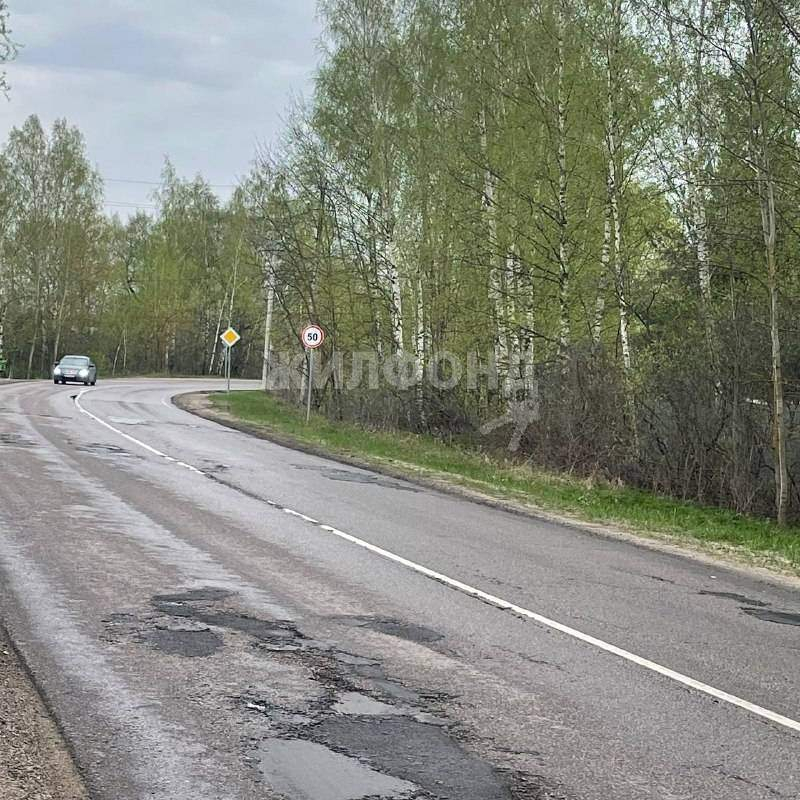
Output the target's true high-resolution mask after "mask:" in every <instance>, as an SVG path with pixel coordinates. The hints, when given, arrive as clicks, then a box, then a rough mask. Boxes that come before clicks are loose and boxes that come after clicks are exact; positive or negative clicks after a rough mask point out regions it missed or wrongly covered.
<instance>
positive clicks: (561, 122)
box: [556, 0, 571, 358]
mask: <svg viewBox="0 0 800 800" xmlns="http://www.w3.org/2000/svg"><path fill="white" fill-rule="evenodd" d="M564 2H565V0H559V2H558V14H557V16H556V42H557V59H558V87H557V90H556V93H557V96H556V117H557V119H556V123H557V130H558V145H557V151H558V155H557V157H558V305H559V321H560V325H559V338H558V347H559V354H560V356H561V357H562V358H564V357H566V354H567V348H568V347H569V342H570V338H571V333H570V319H569V284H570V268H569V255H568V228H567V222H568V220H567V181H568V177H569V176H568V173H567V107H566V97H565V95H566V92H565V86H564V69H565V55H564V35H565V27H566V10H565V7H564Z"/></svg>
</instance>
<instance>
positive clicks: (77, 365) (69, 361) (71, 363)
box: [53, 356, 97, 386]
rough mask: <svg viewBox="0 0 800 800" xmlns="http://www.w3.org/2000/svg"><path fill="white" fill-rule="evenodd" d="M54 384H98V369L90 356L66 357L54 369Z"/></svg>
mask: <svg viewBox="0 0 800 800" xmlns="http://www.w3.org/2000/svg"><path fill="white" fill-rule="evenodd" d="M53 383H82V384H84V385H85V386H94V385H95V383H97V367H96V366H95V365H94V363H93V362H92V360H91V359H90V358H89V357H88V356H64V358H62V359H61V361H59V362H58V364H56V365H55V366H54V367H53Z"/></svg>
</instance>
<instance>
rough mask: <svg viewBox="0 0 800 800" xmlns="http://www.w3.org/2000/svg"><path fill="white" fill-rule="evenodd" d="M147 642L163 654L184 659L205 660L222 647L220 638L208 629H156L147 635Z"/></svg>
mask: <svg viewBox="0 0 800 800" xmlns="http://www.w3.org/2000/svg"><path fill="white" fill-rule="evenodd" d="M147 640H148V641H149V642H150V644H151V645H153V647H155V648H156V649H157V650H161V652H163V653H167V654H168V655H176V656H183V657H184V658H205V657H207V656H210V655H213V654H214V653H216V652H217V651H218V650H219V649H220V648H221V647H222V637H221V636H219V635H218V634H216V633H214V631H212V630H210V629H209V628H204V629H199V630H197V629H189V630H187V629H183V628H179V629H174V628H156V629H155V630H154V631H150V632H149V633H148V634H147Z"/></svg>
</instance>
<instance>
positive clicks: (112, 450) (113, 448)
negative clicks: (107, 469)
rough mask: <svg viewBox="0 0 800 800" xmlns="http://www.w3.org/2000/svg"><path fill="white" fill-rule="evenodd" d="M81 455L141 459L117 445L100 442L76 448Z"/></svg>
mask: <svg viewBox="0 0 800 800" xmlns="http://www.w3.org/2000/svg"><path fill="white" fill-rule="evenodd" d="M75 450H77V451H78V452H80V453H91V454H92V455H95V456H124V457H126V458H140V456H137V455H134V454H133V453H131V452H130V451H129V450H125V449H124V448H122V447H117V445H115V444H102V443H100V442H91V443H90V444H82V445H78V446H76V447H75Z"/></svg>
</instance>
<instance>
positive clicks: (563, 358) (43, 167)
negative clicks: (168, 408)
mask: <svg viewBox="0 0 800 800" xmlns="http://www.w3.org/2000/svg"><path fill="white" fill-rule="evenodd" d="M319 13H320V15H321V18H322V20H323V22H324V27H325V34H324V39H323V52H322V57H321V63H320V66H319V70H318V74H317V77H316V84H315V91H314V94H313V97H312V98H311V99H310V100H309V102H308V103H307V104H304V105H298V106H297V107H295V108H293V109H292V110H291V112H290V114H289V116H288V122H287V124H286V128H285V131H284V133H283V135H282V137H281V139H280V141H279V142H277V143H275V144H274V145H273V146H272V147H270V148H269V149H264V150H262V151H260V152H259V153H258V154H257V155H256V157H255V160H254V162H253V167H252V171H251V173H250V174H249V175H248V176H247V177H246V179H245V180H244V181H243V182H242V183H241V185H240V186H239V187H238V188H237V189H236V191H235V192H234V194H233V197H232V198H231V199H230V200H229V201H226V202H224V203H223V202H221V201H220V200H219V199H218V198H217V197H216V196H215V195H214V193H213V192H212V191H211V187H209V186H208V184H207V183H205V182H204V181H203V179H202V178H199V177H198V178H196V179H194V180H188V181H187V180H184V179H181V178H179V177H178V176H177V175H176V174H175V171H174V170H173V169H172V167H171V166H170V165H169V164H167V165H166V166H165V169H164V174H163V180H162V185H161V187H160V188H159V189H158V190H157V191H156V193H155V195H154V201H153V202H154V205H155V206H156V209H155V211H154V213H152V214H145V213H139V214H136V215H135V216H132V217H131V218H129V219H127V220H120V219H118V218H110V217H109V216H108V215H106V214H105V213H103V185H102V180H101V177H100V176H99V175H98V174H97V173H96V171H95V170H94V169H93V168H92V167H91V163H90V159H89V156H87V154H86V152H85V148H84V144H83V141H82V138H81V136H80V134H79V132H78V131H76V130H75V129H74V128H71V127H70V126H69V125H68V124H67V123H66V122H59V123H57V124H56V125H55V126H54V128H53V129H52V130H51V131H43V130H42V127H41V125H40V124H39V122H38V120H37V119H35V118H31V119H29V120H28V121H27V122H26V123H25V125H24V126H22V127H21V128H20V129H18V130H14V131H13V132H12V133H11V135H10V137H9V139H8V141H7V143H6V144H5V147H4V149H3V152H2V160H1V161H0V225H1V226H2V227H1V228H0V324H2V333H1V334H0V336H2V339H1V340H0V341H2V350H3V352H4V353H5V355H6V356H7V357H8V358H9V359H10V362H11V369H12V370H13V373H14V375H16V376H27V375H36V376H41V375H44V374H47V372H48V370H49V368H50V365H51V362H52V361H53V359H55V358H56V357H57V356H58V355H61V354H63V353H64V352H66V351H67V350H70V351H81V352H90V353H91V354H92V355H93V357H94V358H95V359H96V360H97V362H98V364H99V366H100V367H101V375H103V374H105V375H108V374H117V375H121V374H129V373H149V372H171V373H186V374H188V373H191V374H209V373H215V372H218V371H219V369H220V348H219V347H218V345H217V342H218V335H219V332H220V330H222V329H224V327H226V326H227V325H228V324H233V326H234V327H236V328H237V329H238V330H239V332H240V333H241V334H242V335H243V341H242V342H241V343H240V344H239V345H237V346H236V349H235V350H234V372H235V373H236V374H240V375H248V376H259V375H261V374H262V368H263V367H264V365H265V362H266V366H267V367H268V368H271V367H272V365H273V364H272V362H273V360H274V359H275V358H277V354H278V353H301V352H302V348H301V346H300V342H299V338H298V332H299V330H300V328H301V327H302V325H303V324H304V323H306V322H309V321H313V322H316V323H319V324H320V325H322V326H323V327H324V328H325V329H326V331H327V334H328V336H327V339H326V342H325V344H324V346H323V348H322V361H326V360H327V361H331V360H332V359H334V358H335V357H338V356H342V355H345V356H350V355H351V354H353V353H362V354H363V353H367V354H370V357H371V358H374V360H375V363H376V364H378V365H379V366H381V367H382V366H384V365H386V364H391V363H402V364H404V365H407V366H408V365H410V368H411V371H412V373H415V374H416V375H417V376H424V375H425V373H426V370H427V369H428V368H429V367H430V365H431V364H435V365H437V369H438V365H440V364H442V363H444V362H442V359H441V356H442V354H445V353H447V354H449V355H448V359H457V360H460V361H461V362H462V363H463V364H467V362H468V361H469V360H470V359H471V360H472V362H471V363H473V364H474V363H475V359H477V360H478V363H479V365H480V367H481V370H482V371H483V372H482V374H483V379H482V380H481V381H480V382H479V385H478V386H477V387H476V386H474V385H471V384H469V383H468V382H466V381H459V382H455V381H450V382H448V381H434V382H431V381H427V380H424V379H423V380H421V381H418V382H416V381H412V382H411V383H413V384H415V385H408V386H406V388H398V386H397V385H392V383H391V382H387V381H384V382H382V383H381V385H380V387H378V388H377V389H376V388H374V387H373V388H370V387H369V386H366V385H360V384H358V383H357V382H355V381H352V380H345V379H344V378H343V377H342V376H339V375H337V374H336V372H330V371H329V372H328V373H326V376H325V378H326V379H325V381H324V382H323V384H322V385H320V386H318V387H317V388H316V390H315V404H316V405H317V407H318V408H320V409H321V410H322V411H324V412H326V413H329V414H331V415H334V416H337V417H341V418H350V419H356V420H359V421H361V422H364V423H365V424H369V425H375V426H382V427H389V428H391V427H395V426H399V427H403V428H410V429H413V430H420V431H428V432H431V433H434V434H436V435H439V436H446V437H453V438H456V439H458V440H460V441H471V442H472V443H477V444H480V445H481V446H487V447H491V446H497V447H499V448H501V447H503V446H504V445H505V444H506V443H507V441H508V434H509V431H508V430H507V429H502V428H498V429H497V430H495V431H493V432H492V433H491V434H490V435H485V436H484V435H482V434H481V428H482V426H483V425H484V423H486V422H487V421H488V420H491V419H494V418H496V417H497V416H498V415H501V414H503V413H504V412H506V411H507V410H509V409H511V410H513V409H514V407H515V406H518V405H519V404H520V403H525V402H526V401H529V400H531V399H532V398H533V397H534V395H535V396H536V398H538V412H539V413H538V415H537V416H538V418H537V419H536V420H535V421H533V422H532V423H531V424H530V425H529V426H528V427H527V429H526V431H525V434H524V436H523V437H522V440H521V442H520V445H521V447H520V450H519V451H518V452H517V455H516V457H517V458H520V459H526V460H527V461H528V462H530V463H532V464H535V465H540V466H543V467H546V468H555V469H558V470H568V471H570V472H573V473H577V474H581V475H586V476H590V477H591V476H597V477H600V478H603V479H606V480H619V481H622V482H625V483H627V484H630V485H633V486H640V487H642V488H646V489H650V490H654V491H657V492H662V493H667V494H670V495H673V496H675V497H678V498H687V499H697V500H700V501H703V502H707V503H713V504H719V505H722V506H727V507H730V508H732V509H734V510H735V511H738V512H749V513H769V514H773V515H775V516H776V517H777V519H778V520H779V521H780V522H784V521H786V520H787V518H789V517H792V516H797V514H798V512H799V511H800V487H798V481H799V480H800V463H798V462H800V443H799V440H798V421H797V413H798V401H799V400H800V382H799V381H798V378H799V377H800V374H799V369H800V348H798V343H797V334H796V328H797V323H796V320H797V319H798V311H800V286H798V278H799V277H800V272H799V271H798V257H799V256H800V218H799V217H800V202H798V201H800V139H799V138H798V134H799V132H800V111H799V110H798V109H800V104H799V103H798V99H800V96H799V94H800V93H798V85H799V84H798V77H799V75H798V67H799V66H800V61H798V53H799V52H800V51H799V50H798V48H799V47H800V4H798V2H797V0H730V1H726V2H720V1H719V0H624V1H623V0H588V1H585V2H575V0H551V1H549V2H548V1H545V2H539V3H530V2H528V0H324V1H323V2H321V3H320V6H319ZM265 329H266V331H268V336H269V346H268V347H267V350H266V352H267V354H268V358H266V359H265V358H264V354H265V347H264V344H265V332H266V331H265ZM360 358H362V360H363V356H360ZM447 363H449V364H450V366H451V367H452V361H450V362H447ZM493 365H494V367H493ZM444 368H445V371H446V370H447V365H446V364H445V367H444ZM493 368H496V371H497V375H498V380H497V381H493V380H491V379H490V373H491V371H492V369H493ZM404 386H405V384H404ZM292 394H293V396H295V397H296V398H297V399H298V400H299V392H294V391H293V392H292ZM484 430H485V428H484Z"/></svg>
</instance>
